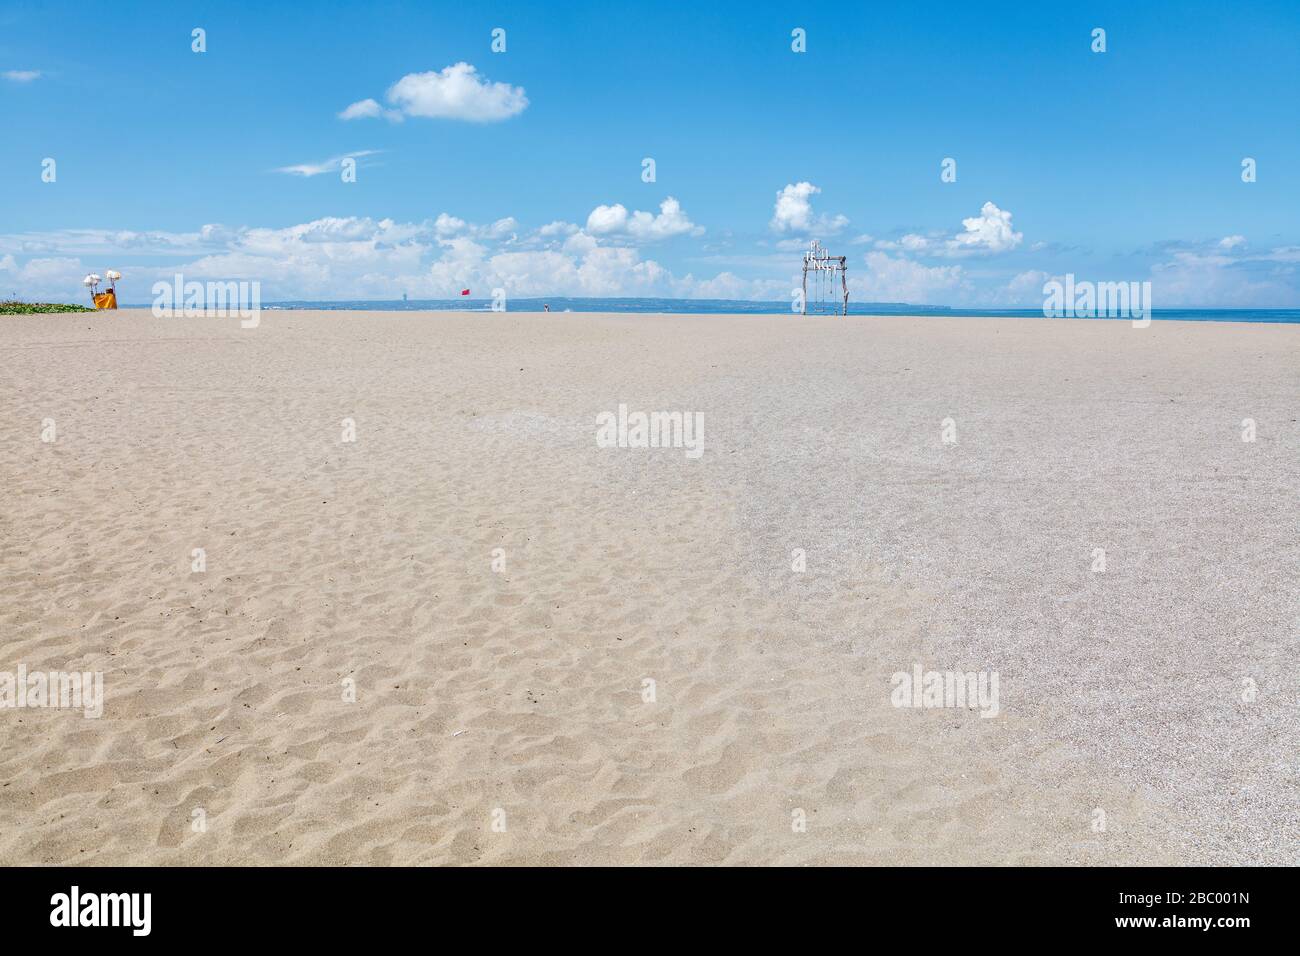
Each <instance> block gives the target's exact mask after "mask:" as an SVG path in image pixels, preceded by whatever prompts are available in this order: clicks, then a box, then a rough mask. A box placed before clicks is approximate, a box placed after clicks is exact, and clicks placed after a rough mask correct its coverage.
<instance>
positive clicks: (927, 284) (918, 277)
mask: <svg viewBox="0 0 1300 956" xmlns="http://www.w3.org/2000/svg"><path fill="white" fill-rule="evenodd" d="M863 261H864V262H865V263H866V266H867V272H866V275H865V276H861V277H855V276H854V273H853V270H852V269H851V268H850V270H849V286H850V291H851V293H852V297H851V299H850V301H852V300H853V299H857V300H859V301H861V300H864V299H865V300H866V301H868V302H910V303H913V304H916V305H930V304H935V303H947V302H949V301H951V299H952V298H953V295H954V294H958V293H964V292H966V291H968V290H969V287H970V285H969V282H968V281H967V279H966V276H965V274H964V273H963V271H962V267H961V266H957V265H952V266H926V265H922V264H921V263H919V262H913V261H912V260H910V259H903V258H901V257H900V258H894V257H891V256H889V255H888V254H886V253H884V252H868V253H867V254H866V256H865V257H864V259H863Z"/></svg>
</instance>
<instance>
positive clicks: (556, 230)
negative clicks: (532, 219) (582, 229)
mask: <svg viewBox="0 0 1300 956" xmlns="http://www.w3.org/2000/svg"><path fill="white" fill-rule="evenodd" d="M577 231H578V227H577V226H575V225H574V224H573V223H571V222H565V221H563V220H562V219H557V220H555V221H554V222H548V223H547V224H546V225H544V226H542V228H541V229H538V230H537V234H538V235H539V236H546V237H548V238H549V237H551V236H571V235H573V234H574V233H575V232H577Z"/></svg>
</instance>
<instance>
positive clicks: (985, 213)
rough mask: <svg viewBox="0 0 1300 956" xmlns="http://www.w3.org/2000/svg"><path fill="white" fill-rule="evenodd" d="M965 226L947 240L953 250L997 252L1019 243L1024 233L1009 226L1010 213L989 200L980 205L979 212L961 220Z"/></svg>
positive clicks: (1009, 248) (1011, 247)
mask: <svg viewBox="0 0 1300 956" xmlns="http://www.w3.org/2000/svg"><path fill="white" fill-rule="evenodd" d="M961 224H962V226H963V227H964V228H965V231H964V232H959V233H958V234H957V235H956V236H954V237H953V238H952V239H950V240H949V241H948V244H947V245H948V249H949V250H950V251H953V252H975V253H998V252H1007V251H1009V250H1011V249H1014V248H1015V247H1016V246H1018V245H1020V241H1021V240H1022V239H1024V234H1023V233H1019V232H1016V231H1015V230H1014V229H1012V228H1011V213H1010V212H1008V211H1007V210H1004V209H999V208H998V207H997V206H995V205H994V204H993V203H991V202H986V203H985V204H984V205H983V206H981V207H980V214H979V215H978V216H972V217H971V218H969V219H963V220H962V221H961Z"/></svg>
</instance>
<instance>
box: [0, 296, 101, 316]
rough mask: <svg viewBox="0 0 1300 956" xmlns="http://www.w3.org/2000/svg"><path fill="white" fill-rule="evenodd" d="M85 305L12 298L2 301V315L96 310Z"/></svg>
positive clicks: (0, 308) (0, 313)
mask: <svg viewBox="0 0 1300 956" xmlns="http://www.w3.org/2000/svg"><path fill="white" fill-rule="evenodd" d="M94 311H95V310H94V309H88V308H86V307H85V306H84V305H64V304H63V303H61V302H19V301H18V300H17V299H10V300H8V301H7V302H0V315H33V314H35V313H37V312H94Z"/></svg>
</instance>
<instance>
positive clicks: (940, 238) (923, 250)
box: [876, 202, 1025, 258]
mask: <svg viewBox="0 0 1300 956" xmlns="http://www.w3.org/2000/svg"><path fill="white" fill-rule="evenodd" d="M961 224H962V231H961V232H959V233H957V234H956V235H952V236H947V235H944V234H943V233H939V234H931V235H928V236H922V235H918V234H916V233H908V234H907V235H905V236H903V237H902V238H901V239H892V240H891V239H882V240H880V241H878V242H877V243H876V248H877V249H888V250H891V251H896V252H911V253H915V254H917V255H923V256H941V257H947V258H960V257H963V256H988V255H997V254H998V253H1002V252H1010V251H1011V250H1012V249H1014V248H1016V247H1017V246H1018V245H1020V243H1021V241H1022V240H1023V239H1024V238H1025V237H1024V233H1020V232H1016V231H1015V230H1014V229H1013V228H1012V226H1011V213H1010V212H1009V211H1007V210H1005V209H999V208H998V207H997V205H996V204H994V203H991V202H986V203H985V204H984V205H983V206H981V207H980V212H979V215H978V216H971V217H970V218H968V219H963V220H962V221H961Z"/></svg>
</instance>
